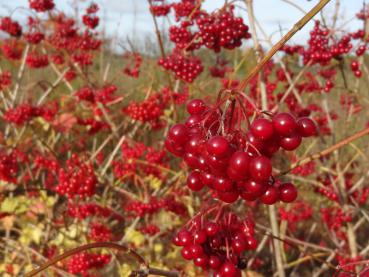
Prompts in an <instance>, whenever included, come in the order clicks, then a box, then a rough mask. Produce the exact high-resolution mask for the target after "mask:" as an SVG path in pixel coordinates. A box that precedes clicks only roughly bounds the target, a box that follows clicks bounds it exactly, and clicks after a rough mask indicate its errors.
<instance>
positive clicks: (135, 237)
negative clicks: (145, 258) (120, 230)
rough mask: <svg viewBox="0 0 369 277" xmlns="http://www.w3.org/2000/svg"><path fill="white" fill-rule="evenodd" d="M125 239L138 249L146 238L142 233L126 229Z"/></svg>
mask: <svg viewBox="0 0 369 277" xmlns="http://www.w3.org/2000/svg"><path fill="white" fill-rule="evenodd" d="M125 239H126V241H128V242H131V243H133V244H134V245H135V246H136V247H138V246H140V245H141V244H142V243H144V241H145V237H144V236H143V235H142V234H141V233H140V232H138V231H136V230H134V229H131V228H127V229H126V234H125Z"/></svg>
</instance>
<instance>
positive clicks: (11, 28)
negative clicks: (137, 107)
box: [0, 16, 22, 37]
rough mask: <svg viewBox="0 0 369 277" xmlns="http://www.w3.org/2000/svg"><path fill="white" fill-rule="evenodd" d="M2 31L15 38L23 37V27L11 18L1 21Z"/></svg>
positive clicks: (4, 18) (6, 17)
mask: <svg viewBox="0 0 369 277" xmlns="http://www.w3.org/2000/svg"><path fill="white" fill-rule="evenodd" d="M0 30H1V31H4V32H6V33H8V34H9V35H11V36H13V37H20V36H21V35H22V27H21V26H20V25H19V23H18V22H16V21H13V20H12V19H11V18H10V17H9V16H5V17H3V18H1V19H0Z"/></svg>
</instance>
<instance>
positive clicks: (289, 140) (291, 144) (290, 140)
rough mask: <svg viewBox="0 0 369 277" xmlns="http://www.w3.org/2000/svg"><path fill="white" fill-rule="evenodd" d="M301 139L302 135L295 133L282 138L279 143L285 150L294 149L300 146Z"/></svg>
mask: <svg viewBox="0 0 369 277" xmlns="http://www.w3.org/2000/svg"><path fill="white" fill-rule="evenodd" d="M301 141H302V139H301V136H300V135H299V134H297V133H295V134H292V135H290V136H288V137H284V138H281V140H280V142H279V143H280V145H281V147H282V148H283V149H284V150H287V151H293V150H295V149H297V147H299V146H300V144H301Z"/></svg>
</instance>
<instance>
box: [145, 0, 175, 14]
mask: <svg viewBox="0 0 369 277" xmlns="http://www.w3.org/2000/svg"><path fill="white" fill-rule="evenodd" d="M155 2H157V3H155ZM171 7H172V5H170V4H165V3H164V1H163V0H157V1H152V3H151V5H150V11H151V13H152V14H153V15H154V16H157V17H159V16H166V15H168V14H169V12H170V9H171Z"/></svg>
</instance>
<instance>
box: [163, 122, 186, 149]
mask: <svg viewBox="0 0 369 277" xmlns="http://www.w3.org/2000/svg"><path fill="white" fill-rule="evenodd" d="M168 137H169V138H170V139H171V140H172V141H173V142H174V143H175V144H176V145H183V144H185V143H186V142H187V140H188V130H187V127H186V126H185V125H184V124H175V125H173V126H172V127H171V128H170V129H169V133H168Z"/></svg>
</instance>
